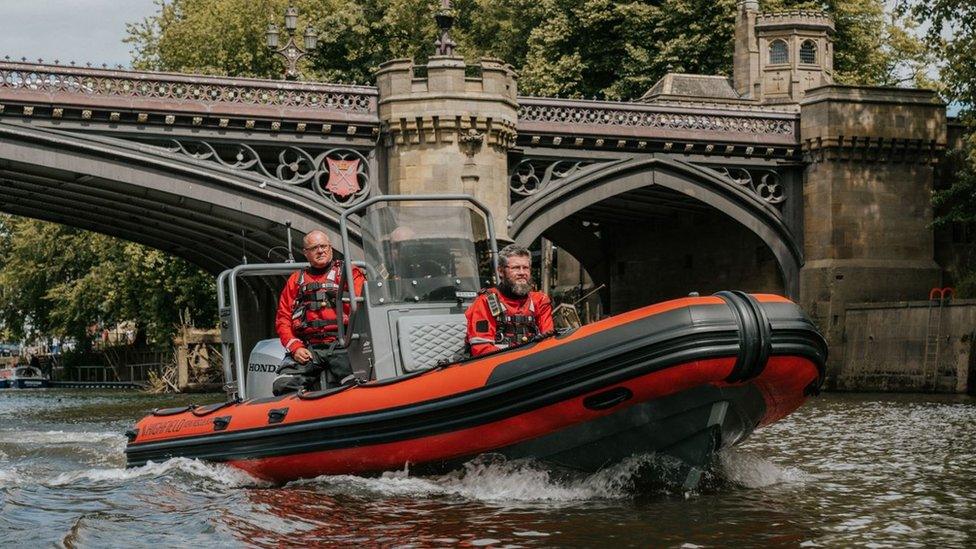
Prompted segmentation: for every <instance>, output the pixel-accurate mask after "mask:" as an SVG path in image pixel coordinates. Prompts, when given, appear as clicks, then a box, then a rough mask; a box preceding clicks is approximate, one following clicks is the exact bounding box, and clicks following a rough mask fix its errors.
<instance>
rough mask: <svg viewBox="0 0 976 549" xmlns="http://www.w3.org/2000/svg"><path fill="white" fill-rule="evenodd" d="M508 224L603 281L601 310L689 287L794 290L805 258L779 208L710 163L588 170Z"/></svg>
mask: <svg viewBox="0 0 976 549" xmlns="http://www.w3.org/2000/svg"><path fill="white" fill-rule="evenodd" d="M511 218H512V235H513V236H514V237H515V239H516V241H517V242H518V243H520V244H523V245H529V244H531V243H533V242H534V241H536V240H537V239H538V238H539V237H545V238H547V239H548V240H549V241H551V242H552V243H553V245H554V246H556V247H557V248H558V249H559V250H560V257H564V256H563V255H561V254H562V253H563V252H566V253H568V254H569V255H571V256H573V258H574V259H575V260H576V261H578V262H579V263H580V264H581V265H582V266H583V268H584V269H585V271H586V273H587V274H588V275H589V277H590V278H591V279H592V283H593V286H594V287H597V286H600V285H601V284H603V285H605V288H604V289H603V290H602V291H600V292H599V295H600V302H601V304H602V308H603V311H604V313H605V314H617V313H620V312H623V311H627V310H631V309H634V308H637V307H640V306H644V305H648V304H651V303H656V302H659V301H664V300H667V299H673V298H677V297H681V296H684V295H687V294H688V293H689V292H693V291H696V292H699V293H701V294H702V295H708V294H711V293H714V292H716V291H720V290H727V289H734V290H745V291H749V292H769V293H777V294H781V295H788V296H790V297H793V298H796V297H797V294H798V289H799V269H800V265H801V264H802V255H801V251H800V247H799V245H798V243H797V242H796V240H795V238H794V236H793V233H792V231H791V230H790V229H789V227H788V226H787V224H786V222H785V221H784V218H783V214H782V212H781V211H780V210H779V209H777V208H776V207H775V206H774V205H771V204H769V203H768V202H767V201H765V200H763V199H762V198H761V197H759V196H757V195H756V194H755V193H751V192H749V191H748V190H747V189H743V188H741V186H739V185H736V184H735V183H734V182H732V181H731V180H730V179H729V178H728V177H727V176H726V174H723V173H720V172H718V171H716V170H714V169H711V168H709V167H704V166H699V165H694V164H691V163H687V162H684V161H681V160H675V159H670V158H648V159H627V160H620V161H612V162H605V163H602V164H595V165H591V166H588V167H585V168H583V169H580V170H578V171H576V172H575V173H573V174H572V175H571V176H569V177H564V178H562V179H561V180H560V181H559V182H558V184H556V185H550V186H549V187H547V188H545V189H543V192H539V193H536V194H533V195H531V196H529V197H527V198H525V199H524V200H521V201H519V202H516V203H515V204H514V205H513V207H512V214H511Z"/></svg>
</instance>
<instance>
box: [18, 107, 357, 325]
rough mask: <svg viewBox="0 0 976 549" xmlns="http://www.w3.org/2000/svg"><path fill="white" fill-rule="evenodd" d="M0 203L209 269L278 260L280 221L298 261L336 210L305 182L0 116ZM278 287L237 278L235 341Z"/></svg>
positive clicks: (282, 241)
mask: <svg viewBox="0 0 976 549" xmlns="http://www.w3.org/2000/svg"><path fill="white" fill-rule="evenodd" d="M0 211H2V212H5V213H9V214H13V215H18V216H22V217H29V218H34V219H40V220H43V221H49V222H54V223H59V224H63V225H68V226H71V227H76V228H80V229H85V230H91V231H95V232H99V233H103V234H107V235H110V236H115V237H118V238H122V239H124V240H129V241H132V242H137V243H140V244H143V245H146V246H149V247H152V248H156V249H159V250H162V251H164V252H167V253H169V254H171V255H174V256H177V257H181V258H183V259H186V260H187V261H189V262H190V263H192V264H194V265H197V266H198V267H200V268H201V269H203V270H205V271H207V272H209V273H211V274H213V275H216V274H218V273H219V272H221V271H223V270H224V269H227V268H230V267H233V266H236V265H238V264H240V263H242V262H249V263H258V262H269V261H270V262H281V261H284V260H285V259H286V258H287V256H288V253H287V252H288V250H287V241H288V237H287V229H286V222H290V223H291V225H292V227H293V228H294V231H293V234H294V238H295V241H294V243H293V250H294V251H295V255H296V257H297V259H298V260H302V257H301V255H300V247H301V240H300V239H301V237H302V235H304V233H306V232H308V231H310V230H312V229H314V228H321V229H324V230H325V231H326V232H327V233H329V234H330V235H331V237H332V240H333V241H334V242H335V243H337V245H338V242H339V241H340V240H339V238H338V219H339V216H340V215H341V210H340V209H339V207H338V206H336V205H334V204H331V203H330V202H328V201H327V200H325V199H323V198H322V197H320V196H318V195H317V194H315V193H314V192H313V191H312V190H310V189H307V188H302V187H299V186H293V185H285V184H282V183H281V182H278V181H274V180H269V179H268V178H263V177H261V176H260V175H259V174H255V173H251V172H245V171H241V170H234V169H231V168H228V167H225V166H221V165H219V164H218V163H214V162H206V161H202V160H197V159H194V158H192V157H188V156H186V155H180V154H176V153H174V152H171V151H167V150H166V149H164V148H161V147H157V146H153V145H147V144H140V143H135V142H131V141H125V140H121V139H116V138H111V137H104V136H96V135H90V134H86V135H78V134H74V133H71V132H64V131H58V130H51V129H38V128H32V127H27V126H21V125H11V124H0ZM352 230H353V233H354V234H353V236H354V239H355V240H357V241H358V227H353V228H352ZM354 245H358V244H354ZM280 285H281V281H280V280H276V279H261V278H253V279H250V280H246V281H245V288H249V289H250V290H251V291H250V292H246V293H245V295H247V297H245V298H244V299H243V301H242V303H241V306H242V308H243V311H244V314H245V316H246V317H247V318H249V319H250V320H249V322H248V324H247V325H246V326H243V328H244V330H245V337H244V339H245V341H254V340H255V339H258V338H262V337H267V335H268V334H269V333H271V332H272V331H273V330H272V329H271V327H272V326H273V320H274V319H273V317H274V310H275V303H276V298H277V293H278V291H280ZM248 294H249V295H248Z"/></svg>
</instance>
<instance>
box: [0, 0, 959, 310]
mask: <svg viewBox="0 0 976 549" xmlns="http://www.w3.org/2000/svg"><path fill="white" fill-rule="evenodd" d="M832 34H833V24H832V22H830V21H829V19H828V18H825V17H824V16H823V15H822V14H811V13H807V12H796V13H792V14H785V15H784V14H779V15H775V16H773V15H765V14H762V13H759V12H758V11H757V7H756V6H755V2H749V1H744V2H739V14H738V18H737V22H736V52H735V64H736V65H735V74H734V76H733V78H732V79H728V78H725V77H719V76H707V75H706V76H702V75H681V74H669V75H667V76H665V77H664V78H663V79H662V80H661V81H660V82H658V83H657V84H656V85H655V86H654V87H652V88H651V89H650V90H648V92H647V93H646V94H645V95H644V96H643V97H642V98H640V99H639V100H636V101H631V102H612V101H596V100H593V101H587V100H577V99H560V98H541V97H526V96H519V95H518V93H517V85H516V76H515V74H514V71H513V70H512V69H511V67H509V66H507V65H505V64H503V63H501V62H500V61H497V60H493V59H482V60H481V61H480V62H478V63H475V64H466V63H465V60H464V59H463V58H461V57H458V56H455V55H452V54H451V52H447V54H446V55H437V56H433V57H431V58H430V60H429V61H428V62H427V64H426V65H415V64H414V63H413V62H412V61H411V60H409V59H395V60H391V61H389V62H387V63H385V64H383V65H381V66H380V67H379V69H378V71H377V72H376V86H375V87H371V86H345V85H334V84H318V83H309V82H298V83H293V82H282V81H270V80H256V79H243V78H217V77H208V76H199V75H186V74H167V73H148V72H136V71H122V70H108V69H98V68H90V67H85V68H82V67H75V66H64V65H51V64H41V63H38V64H34V63H25V62H11V61H5V62H0V210H2V211H5V212H8V213H12V214H16V215H23V216H28V217H34V218H38V219H45V220H49V221H54V222H58V223H63V224H67V225H72V226H76V227H81V228H85V229H90V230H95V231H99V232H103V233H107V234H111V235H115V236H119V237H122V238H125V239H128V240H132V241H136V242H141V243H144V244H147V245H149V246H153V247H155V248H159V249H162V250H165V251H167V252H170V253H172V254H175V255H178V256H182V257H185V258H186V259H188V260H190V261H192V262H193V263H195V264H197V265H200V266H201V267H203V268H205V269H207V270H208V271H210V272H218V271H220V270H222V269H224V268H227V267H229V266H232V265H235V264H237V263H239V262H240V261H242V260H244V259H246V260H247V261H252V262H253V261H267V260H272V261H278V260H282V259H284V258H285V256H286V255H287V254H286V252H287V250H286V249H285V247H284V244H285V242H286V237H285V227H286V224H290V225H291V226H293V227H294V228H295V229H296V231H297V233H298V234H301V233H304V232H307V231H308V230H310V229H311V228H312V227H317V226H322V227H325V228H326V230H327V231H331V232H333V233H334V232H335V231H336V229H337V219H338V216H339V215H340V214H341V212H342V211H343V208H346V207H348V206H350V205H352V204H355V203H357V202H359V201H361V200H363V199H365V198H366V197H367V196H370V195H374V194H376V193H426V192H451V193H456V192H463V193H468V194H471V195H474V196H476V197H477V198H479V199H480V200H482V201H483V202H485V203H486V204H488V205H489V207H490V208H491V209H492V211H493V213H494V216H495V222H496V227H498V228H499V232H500V233H501V236H503V237H505V238H507V239H510V240H514V241H517V242H519V243H522V244H526V245H529V244H533V243H535V242H536V241H537V240H538V239H539V238H540V237H544V238H545V239H546V241H547V242H549V243H551V244H553V245H555V246H556V247H557V248H558V249H559V250H560V251H562V252H568V254H570V255H571V256H572V257H573V260H574V261H576V262H578V264H579V265H580V267H581V271H585V274H586V278H587V279H588V280H590V281H591V282H592V284H593V285H594V286H597V285H598V284H605V285H606V286H605V288H604V290H602V291H601V293H600V303H601V306H602V308H603V311H604V313H608V312H609V313H613V312H619V311H622V310H626V309H629V308H632V307H635V306H638V305H641V304H645V303H650V302H653V301H658V300H661V299H666V298H670V297H675V296H679V295H683V294H685V293H687V292H689V291H692V290H698V291H702V292H712V291H716V290H720V289H726V288H741V289H746V290H750V291H770V292H777V293H785V294H788V295H790V296H793V297H794V298H800V299H801V300H802V303H803V304H804V306H805V307H807V309H808V310H809V311H810V312H811V313H812V314H813V315H814V316H815V317H816V318H817V319H818V320H819V321H821V322H822V323H824V324H825V325H826V326H828V328H830V329H833V325H832V324H831V323H832V322H836V319H837V318H838V315H837V311H838V310H840V309H842V308H843V304H844V303H846V302H849V301H871V300H891V299H906V298H910V297H912V296H915V295H916V294H919V293H920V292H922V293H924V292H926V291H927V289H928V288H929V287H931V286H933V285H936V284H938V282H939V277H940V270H939V267H938V265H936V264H935V262H934V260H933V242H932V231H931V229H930V227H929V224H930V222H931V218H932V212H931V207H930V206H929V196H930V194H931V189H932V184H933V173H934V172H933V164H934V162H935V160H936V159H937V158H938V157H939V156H940V154H941V151H942V150H943V149H944V147H945V146H946V119H945V107H944V105H943V104H941V103H940V102H939V101H938V99H937V98H936V96H935V95H934V93H932V92H930V91H925V90H909V89H894V88H890V89H889V88H865V87H852V86H841V85H836V84H833V82H832V59H831V39H832V38H831V37H832ZM337 183H338V184H337ZM581 277H582V275H581ZM919 295H921V294H919Z"/></svg>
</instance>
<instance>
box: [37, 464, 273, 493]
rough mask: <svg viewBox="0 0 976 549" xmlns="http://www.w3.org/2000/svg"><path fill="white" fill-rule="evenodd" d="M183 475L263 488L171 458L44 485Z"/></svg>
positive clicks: (231, 471) (75, 474)
mask: <svg viewBox="0 0 976 549" xmlns="http://www.w3.org/2000/svg"><path fill="white" fill-rule="evenodd" d="M174 474H186V475H190V476H192V477H195V478H197V479H204V480H209V481H213V482H216V483H218V484H220V485H222V486H226V487H229V488H241V487H256V486H267V485H269V483H266V482H263V481H261V480H259V479H256V478H254V477H252V476H251V475H249V474H247V473H245V472H244V471H241V470H240V469H236V468H234V467H230V466H227V465H221V464H214V463H204V462H202V461H200V460H196V459H187V458H173V459H169V460H166V461H164V462H162V463H154V462H151V461H150V462H149V463H147V464H146V465H143V466H142V467H132V468H128V469H124V468H110V469H88V470H83V471H71V472H68V473H61V474H60V475H58V476H56V477H54V478H53V479H51V480H49V481H47V482H46V484H48V485H49V486H69V485H72V484H77V483H82V482H96V483H121V482H125V481H129V480H132V479H140V478H158V477H164V476H171V475H174Z"/></svg>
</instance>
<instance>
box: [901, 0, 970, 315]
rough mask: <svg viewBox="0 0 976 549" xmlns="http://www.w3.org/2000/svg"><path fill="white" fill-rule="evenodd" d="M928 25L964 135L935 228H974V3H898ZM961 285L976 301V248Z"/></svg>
mask: <svg viewBox="0 0 976 549" xmlns="http://www.w3.org/2000/svg"><path fill="white" fill-rule="evenodd" d="M898 11H899V13H908V14H911V15H914V16H915V17H917V18H918V19H920V20H922V21H924V22H925V23H927V24H928V35H927V42H928V46H929V47H930V48H932V49H933V50H935V51H937V52H938V53H939V57H940V58H941V59H942V66H941V67H940V71H939V76H940V80H941V84H942V85H941V91H942V94H943V96H944V97H945V98H946V100H947V101H949V102H951V103H953V104H954V105H957V106H958V107H959V108H960V111H959V120H960V121H961V122H962V123H963V125H964V135H963V136H962V143H961V146H960V147H959V149H958V150H950V151H949V152H948V155H949V157H948V158H947V159H946V160H947V161H948V162H949V163H950V164H952V165H954V166H955V167H956V170H955V178H954V180H953V181H952V183H951V185H950V186H949V188H947V189H944V190H941V191H938V192H936V193H935V196H934V197H933V205H934V206H935V209H936V212H937V214H938V217H936V220H935V222H936V225H942V226H946V225H950V224H954V223H964V224H969V225H970V226H974V224H976V3H973V2H972V1H971V0H912V1H902V2H900V3H899V5H898ZM968 259H969V262H968V265H964V266H963V268H964V269H965V270H964V272H963V273H962V274H961V279H960V281H959V283H958V285H957V290H959V295H960V296H963V297H976V250H973V249H970V250H969V257H968Z"/></svg>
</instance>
